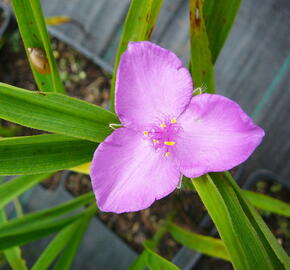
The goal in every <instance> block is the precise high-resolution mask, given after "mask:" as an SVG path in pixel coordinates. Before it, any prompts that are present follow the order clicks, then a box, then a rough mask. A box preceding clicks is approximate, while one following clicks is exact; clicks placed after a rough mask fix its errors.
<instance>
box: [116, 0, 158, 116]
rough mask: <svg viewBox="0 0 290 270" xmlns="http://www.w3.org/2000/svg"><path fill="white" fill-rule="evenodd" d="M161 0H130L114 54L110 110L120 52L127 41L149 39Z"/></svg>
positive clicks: (125, 47) (124, 48)
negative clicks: (115, 54)
mask: <svg viewBox="0 0 290 270" xmlns="http://www.w3.org/2000/svg"><path fill="white" fill-rule="evenodd" d="M162 1H163V0H132V1H131V5H130V8H129V11H128V14H127V17H126V21H125V24H124V30H123V34H122V36H121V39H120V43H119V48H118V52H117V56H116V61H115V66H114V73H113V78H112V86H111V110H112V111H114V105H115V104H114V102H115V98H114V95H115V82H116V74H117V69H118V65H119V61H120V57H121V54H122V53H123V52H124V51H125V50H126V49H127V45H128V43H129V41H143V40H148V39H150V36H151V33H152V31H153V29H154V25H155V22H156V20H157V17H158V14H159V10H160V8H161V6H162Z"/></svg>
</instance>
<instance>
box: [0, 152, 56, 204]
mask: <svg viewBox="0 0 290 270" xmlns="http://www.w3.org/2000/svg"><path fill="white" fill-rule="evenodd" d="M0 149H1V148H0ZM0 153H1V152H0ZM0 164H1V163H0ZM0 167H1V165H0ZM50 175H51V174H36V175H26V176H19V177H16V178H14V179H12V180H10V181H7V182H6V183H3V184H1V185H0V209H1V208H2V207H3V206H5V205H6V204H7V203H9V202H10V201H11V200H13V199H14V198H16V197H17V196H19V195H20V194H22V193H23V192H25V191H26V190H28V189H30V188H31V187H33V186H35V185H37V184H38V183H39V182H40V181H42V180H44V179H46V178H48V177H49V176H50Z"/></svg>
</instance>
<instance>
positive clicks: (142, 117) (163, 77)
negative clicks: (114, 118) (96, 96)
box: [115, 41, 193, 129]
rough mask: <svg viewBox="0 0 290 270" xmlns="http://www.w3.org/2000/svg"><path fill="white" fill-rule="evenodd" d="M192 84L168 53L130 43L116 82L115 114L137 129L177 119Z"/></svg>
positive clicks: (153, 45) (179, 63)
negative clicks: (161, 121) (165, 119)
mask: <svg viewBox="0 0 290 270" xmlns="http://www.w3.org/2000/svg"><path fill="white" fill-rule="evenodd" d="M192 91H193V83H192V79H191V76H190V74H189V72H188V70H187V69H186V68H184V67H182V63H181V61H180V59H179V58H178V57H177V56H176V55H175V54H174V53H172V52H171V51H168V50H166V49H163V48H161V47H159V46H157V45H155V44H153V43H151V42H148V41H144V42H130V43H129V45H128V49H127V50H126V52H125V53H124V54H123V55H122V57H121V61H120V64H119V69H118V73H117V80H116V104H115V105H116V106H115V107H116V112H117V114H118V116H119V118H120V120H121V122H122V124H123V125H124V126H126V127H132V128H134V129H140V128H142V127H144V126H147V125H150V124H152V123H154V122H156V121H160V120H164V118H169V119H172V118H176V117H178V116H179V115H180V114H181V113H182V112H183V111H184V109H185V107H186V106H187V105H188V103H189V102H190V99H191V96H192Z"/></svg>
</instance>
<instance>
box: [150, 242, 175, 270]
mask: <svg viewBox="0 0 290 270" xmlns="http://www.w3.org/2000/svg"><path fill="white" fill-rule="evenodd" d="M145 248H146V251H147V256H146V257H147V258H146V259H147V266H148V267H149V269H150V270H163V269H166V270H179V269H180V268H178V267H177V266H176V265H174V264H173V263H172V262H170V261H168V260H166V259H164V258H163V257H161V256H159V255H158V254H157V253H155V252H154V251H153V250H152V249H150V248H149V247H145Z"/></svg>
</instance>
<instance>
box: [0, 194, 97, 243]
mask: <svg viewBox="0 0 290 270" xmlns="http://www.w3.org/2000/svg"><path fill="white" fill-rule="evenodd" d="M94 200H95V196H94V194H93V193H92V192H89V193H87V194H85V195H82V196H79V197H77V198H75V199H73V200H70V201H68V202H65V203H63V204H61V205H57V206H55V207H51V208H48V209H44V210H41V211H38V212H34V213H31V214H27V215H25V216H24V217H22V218H18V219H12V220H9V222H8V223H6V224H3V225H1V226H0V235H2V234H13V233H15V232H17V231H19V229H23V230H25V229H29V228H31V227H36V228H37V227H38V226H39V224H46V223H53V222H54V221H56V220H57V219H59V217H60V216H64V215H67V214H68V213H70V212H72V211H74V210H76V209H78V208H80V207H81V206H83V205H85V204H88V203H89V202H92V201H94ZM0 242H1V241H0Z"/></svg>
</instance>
